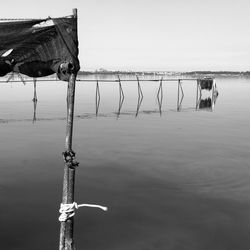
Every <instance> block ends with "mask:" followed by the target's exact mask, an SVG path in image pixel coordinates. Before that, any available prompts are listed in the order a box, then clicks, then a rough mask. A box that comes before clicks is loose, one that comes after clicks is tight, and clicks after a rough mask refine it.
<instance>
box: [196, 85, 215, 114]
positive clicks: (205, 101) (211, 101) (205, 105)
mask: <svg viewBox="0 0 250 250" xmlns="http://www.w3.org/2000/svg"><path fill="white" fill-rule="evenodd" d="M202 90H207V91H209V92H210V91H211V96H209V97H205V98H202V93H203V92H202ZM218 95H219V92H218V90H217V86H216V83H215V81H214V80H213V82H212V83H211V84H209V87H206V86H204V84H202V82H200V80H198V81H197V94H196V110H207V111H213V109H214V107H215V103H216V100H217V98H218Z"/></svg>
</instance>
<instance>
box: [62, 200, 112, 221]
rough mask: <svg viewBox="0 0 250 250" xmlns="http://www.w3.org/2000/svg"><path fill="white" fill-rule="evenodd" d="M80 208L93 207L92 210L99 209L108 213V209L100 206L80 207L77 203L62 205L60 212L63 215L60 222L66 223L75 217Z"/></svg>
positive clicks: (84, 205)
mask: <svg viewBox="0 0 250 250" xmlns="http://www.w3.org/2000/svg"><path fill="white" fill-rule="evenodd" d="M79 207H92V208H99V209H102V210H103V211H107V210H108V208H107V207H104V206H100V205H94V204H80V205H78V204H77V203H76V202H73V203H70V204H62V203H61V206H60V209H59V212H60V213H61V215H60V216H59V218H58V219H59V221H61V222H65V221H67V219H69V218H71V217H73V216H74V215H75V212H76V209H78V208H79Z"/></svg>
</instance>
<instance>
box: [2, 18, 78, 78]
mask: <svg viewBox="0 0 250 250" xmlns="http://www.w3.org/2000/svg"><path fill="white" fill-rule="evenodd" d="M69 69H70V71H71V72H73V73H77V72H78V70H79V69H80V66H79V60H78V38H77V19H76V18H75V17H73V16H72V17H64V18H53V19H50V18H49V19H40V20H29V21H14V22H12V21H11V22H0V76H4V75H6V74H7V73H10V72H12V71H14V72H18V73H22V74H24V75H27V76H30V77H42V76H48V75H51V74H54V73H57V75H58V77H59V79H61V80H65V81H67V80H68V78H69Z"/></svg>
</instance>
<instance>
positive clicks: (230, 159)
mask: <svg viewBox="0 0 250 250" xmlns="http://www.w3.org/2000/svg"><path fill="white" fill-rule="evenodd" d="M217 86H218V89H219V96H218V98H217V100H216V104H215V107H214V109H213V110H209V109H205V110H196V109H195V107H196V83H195V82H192V81H189V82H184V83H183V89H184V94H185V97H184V99H183V102H182V105H181V107H180V109H179V110H180V112H177V84H176V83H175V82H167V83H164V84H163V99H162V106H161V108H160V109H159V101H158V100H157V91H158V87H159V83H152V82H144V83H142V84H141V88H142V91H143V100H142V103H141V106H140V109H139V112H138V114H137V116H136V111H137V109H138V107H137V105H138V98H137V95H138V94H137V83H136V82H128V83H123V91H124V95H125V99H124V102H123V103H122V106H121V107H120V112H118V111H119V88H118V84H117V83H100V84H99V87H100V104H99V109H98V116H96V112H97V110H96V99H95V93H96V85H95V83H85V82H78V83H77V89H76V110H75V115H76V119H75V124H74V126H75V127H74V150H75V151H76V153H77V159H78V160H79V162H80V166H79V168H78V169H77V172H76V190H75V191H76V194H75V197H76V201H77V202H78V203H97V204H101V205H106V206H108V207H109V211H108V212H107V213H105V212H102V211H99V210H95V209H89V208H82V209H80V210H78V212H77V215H76V217H75V241H76V246H77V249H90V250H103V249H105V250H154V249H157V250H158V249H160V250H182V249H186V250H211V249H213V250H236V249H237V250H248V249H249V245H250V196H249V193H250V156H249V152H250V133H249V125H250V116H249V114H250V101H249V93H250V79H249V78H248V79H247V78H218V79H217ZM66 89H67V87H66V83H63V82H38V83H37V95H38V102H37V106H36V113H34V106H33V102H32V98H33V85H32V84H31V83H27V84H26V86H23V85H22V84H21V83H12V84H11V83H8V84H6V83H2V84H1V86H0V110H1V113H0V138H1V140H0V149H1V156H0V172H1V175H0V202H1V206H0V232H1V234H0V239H1V248H2V249H8V250H12V249H13V250H16V249H25V250H29V249H30V250H31V249H32V250H33V249H38V250H39V249H57V248H58V239H59V222H58V220H57V218H58V208H59V205H60V202H61V193H62V176H63V160H62V157H61V152H62V151H63V150H64V137H65V122H66V120H65V116H66V101H65V99H66ZM209 95H210V93H206V92H204V93H203V97H204V98H206V97H208V96H209ZM159 110H161V114H160V111H159ZM117 112H118V113H120V114H117ZM33 118H36V121H34V122H33Z"/></svg>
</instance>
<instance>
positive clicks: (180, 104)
mask: <svg viewBox="0 0 250 250" xmlns="http://www.w3.org/2000/svg"><path fill="white" fill-rule="evenodd" d="M180 94H181V97H180ZM183 98H184V92H183V88H182V82H181V80H180V79H179V80H178V95H177V111H178V112H180V111H181V109H182V101H183Z"/></svg>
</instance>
